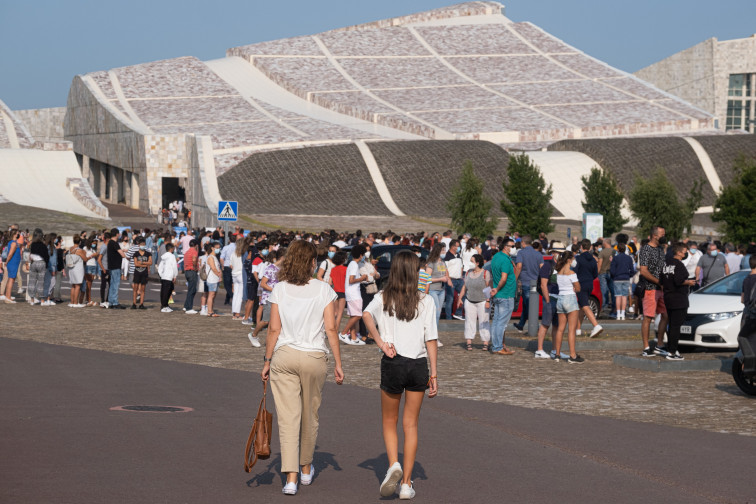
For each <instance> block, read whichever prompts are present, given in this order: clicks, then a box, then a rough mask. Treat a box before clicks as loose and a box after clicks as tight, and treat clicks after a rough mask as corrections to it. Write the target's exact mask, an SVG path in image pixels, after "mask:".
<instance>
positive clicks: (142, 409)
mask: <svg viewBox="0 0 756 504" xmlns="http://www.w3.org/2000/svg"><path fill="white" fill-rule="evenodd" d="M110 411H135V412H138V413H187V412H189V411H194V410H193V409H192V408H187V407H185V406H154V405H149V404H132V405H128V406H114V407H112V408H110Z"/></svg>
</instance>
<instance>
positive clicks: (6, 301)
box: [3, 299, 16, 304]
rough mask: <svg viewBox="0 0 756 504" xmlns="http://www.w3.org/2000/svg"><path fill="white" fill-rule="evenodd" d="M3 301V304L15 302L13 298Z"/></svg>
mask: <svg viewBox="0 0 756 504" xmlns="http://www.w3.org/2000/svg"><path fill="white" fill-rule="evenodd" d="M3 303H5V304H16V302H15V301H14V300H12V299H6V300H4V301H3Z"/></svg>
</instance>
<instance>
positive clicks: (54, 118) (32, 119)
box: [14, 107, 66, 150]
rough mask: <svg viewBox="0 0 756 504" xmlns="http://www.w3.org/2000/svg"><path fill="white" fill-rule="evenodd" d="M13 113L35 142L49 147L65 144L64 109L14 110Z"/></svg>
mask: <svg viewBox="0 0 756 504" xmlns="http://www.w3.org/2000/svg"><path fill="white" fill-rule="evenodd" d="M14 112H15V114H16V116H18V118H19V119H20V120H21V121H23V123H24V124H25V125H26V127H27V128H28V129H29V132H30V133H31V135H32V136H33V137H34V139H35V140H36V141H37V142H43V144H49V145H55V144H62V143H64V142H65V138H64V137H65V133H64V131H63V125H64V123H65V119H66V107H56V108H44V109H29V110H16V111H14ZM46 150H47V149H46Z"/></svg>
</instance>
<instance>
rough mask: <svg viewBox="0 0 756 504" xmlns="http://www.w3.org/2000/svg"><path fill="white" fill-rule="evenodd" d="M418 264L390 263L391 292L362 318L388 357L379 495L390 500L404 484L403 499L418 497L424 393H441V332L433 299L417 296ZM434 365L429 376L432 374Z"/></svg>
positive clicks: (412, 259) (408, 257) (404, 255)
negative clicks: (384, 465) (415, 473)
mask: <svg viewBox="0 0 756 504" xmlns="http://www.w3.org/2000/svg"><path fill="white" fill-rule="evenodd" d="M418 270H419V260H418V258H417V256H416V255H415V254H414V253H412V252H410V251H409V250H407V251H401V252H399V253H397V254H396V256H394V260H393V261H392V262H391V271H390V272H389V277H388V280H387V281H386V287H385V288H384V290H382V291H381V292H379V293H378V294H376V295H375V298H373V301H372V302H371V303H370V304H369V305H368V307H367V308H366V309H365V311H364V314H363V321H364V322H365V327H367V330H368V332H369V333H370V336H371V337H372V338H373V339H374V340H375V342H376V344H377V345H378V347H379V348H380V349H381V350H382V351H383V353H384V355H383V358H382V359H381V412H382V415H383V441H384V443H385V444H386V454H387V456H388V461H389V469H388V472H387V473H386V477H385V478H384V480H383V483H382V484H381V489H380V493H381V496H383V497H389V496H391V495H393V493H394V492H395V491H396V488H397V484H398V483H399V481H400V480H401V488H400V491H399V498H400V499H411V498H413V497H414V496H415V490H414V488H413V487H412V468H413V466H414V465H415V455H416V454H417V438H418V436H417V420H418V417H419V416H420V407H421V406H422V404H423V398H424V397H425V391H426V390H428V389H430V390H429V393H428V397H435V396H436V394H437V393H438V379H437V377H436V355H437V351H438V346H437V341H438V332H437V328H436V305H435V304H434V302H433V299H432V298H431V297H430V296H428V295H426V294H425V293H422V292H420V291H418V289H417V281H418ZM428 364H430V373H429V372H428ZM402 393H404V395H405V399H404V418H403V419H402V425H403V426H404V468H402V465H401V464H399V438H398V434H397V422H398V421H399V403H400V401H401V399H402Z"/></svg>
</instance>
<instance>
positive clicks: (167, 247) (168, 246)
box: [165, 243, 176, 252]
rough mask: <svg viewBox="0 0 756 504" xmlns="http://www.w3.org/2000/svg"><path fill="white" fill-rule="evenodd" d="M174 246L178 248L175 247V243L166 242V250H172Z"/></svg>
mask: <svg viewBox="0 0 756 504" xmlns="http://www.w3.org/2000/svg"><path fill="white" fill-rule="evenodd" d="M174 248H176V247H174V246H173V243H166V244H165V251H166V252H170V251H171V250H173V249H174Z"/></svg>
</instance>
